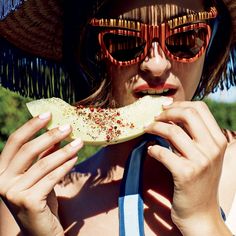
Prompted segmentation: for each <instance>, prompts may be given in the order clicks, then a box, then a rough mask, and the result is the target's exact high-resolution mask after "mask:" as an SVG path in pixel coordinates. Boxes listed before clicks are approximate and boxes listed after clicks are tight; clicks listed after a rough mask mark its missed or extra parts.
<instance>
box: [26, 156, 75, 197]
mask: <svg viewBox="0 0 236 236" xmlns="http://www.w3.org/2000/svg"><path fill="white" fill-rule="evenodd" d="M77 160H78V157H74V158H71V159H70V160H68V161H66V162H65V163H63V164H62V165H61V166H59V167H57V168H56V169H55V170H53V171H52V172H50V173H49V174H47V175H46V176H45V177H44V178H43V179H41V180H40V181H39V182H38V183H37V184H35V185H34V186H32V188H31V189H30V191H32V192H33V193H34V194H35V195H36V196H45V197H46V196H47V195H48V194H49V193H50V192H51V191H52V189H53V188H54V187H55V185H56V184H57V183H59V182H60V180H61V179H62V178H64V177H65V176H66V174H67V173H69V172H70V170H71V169H72V168H73V166H74V165H75V164H76V162H77Z"/></svg>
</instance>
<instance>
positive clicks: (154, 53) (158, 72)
mask: <svg viewBox="0 0 236 236" xmlns="http://www.w3.org/2000/svg"><path fill="white" fill-rule="evenodd" d="M170 68H171V64H170V61H169V60H168V59H167V58H166V56H165V53H164V52H163V50H162V48H161V46H160V45H159V43H158V42H156V41H155V42H152V46H151V48H150V50H149V54H148V55H147V56H146V58H145V60H144V61H143V62H142V63H141V64H140V70H141V71H143V72H146V73H149V74H150V75H151V76H153V77H160V76H162V75H163V74H164V73H165V72H167V71H168V70H169V69H170Z"/></svg>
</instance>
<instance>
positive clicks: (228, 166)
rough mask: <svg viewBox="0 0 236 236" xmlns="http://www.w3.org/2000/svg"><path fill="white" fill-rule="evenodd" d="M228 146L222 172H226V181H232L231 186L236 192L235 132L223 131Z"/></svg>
mask: <svg viewBox="0 0 236 236" xmlns="http://www.w3.org/2000/svg"><path fill="white" fill-rule="evenodd" d="M223 132H224V134H225V136H226V138H227V141H228V145H227V148H226V151H225V156H224V165H223V172H227V176H228V178H227V179H228V181H233V182H234V183H232V186H235V190H236V132H235V131H230V130H223Z"/></svg>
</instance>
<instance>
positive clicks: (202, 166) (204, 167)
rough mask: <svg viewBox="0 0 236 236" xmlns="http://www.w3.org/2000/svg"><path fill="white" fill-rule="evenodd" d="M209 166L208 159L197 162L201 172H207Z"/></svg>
mask: <svg viewBox="0 0 236 236" xmlns="http://www.w3.org/2000/svg"><path fill="white" fill-rule="evenodd" d="M210 165H211V161H210V160H209V159H208V158H201V159H200V161H199V166H200V171H201V172H206V171H208V169H209V167H210Z"/></svg>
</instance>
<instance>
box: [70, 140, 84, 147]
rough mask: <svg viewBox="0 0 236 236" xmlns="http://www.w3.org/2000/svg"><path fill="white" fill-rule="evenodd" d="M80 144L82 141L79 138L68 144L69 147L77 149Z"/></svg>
mask: <svg viewBox="0 0 236 236" xmlns="http://www.w3.org/2000/svg"><path fill="white" fill-rule="evenodd" d="M81 143H82V140H81V139H80V138H77V139H75V140H73V141H72V142H71V143H70V145H71V147H78V146H80V145H81Z"/></svg>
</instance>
